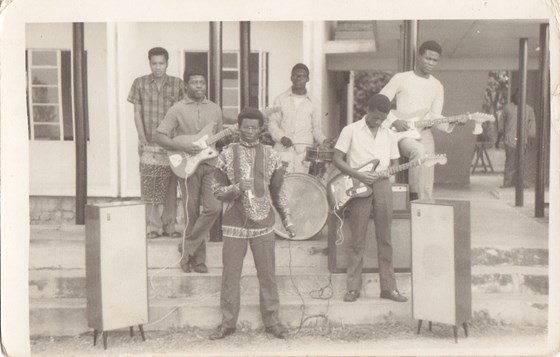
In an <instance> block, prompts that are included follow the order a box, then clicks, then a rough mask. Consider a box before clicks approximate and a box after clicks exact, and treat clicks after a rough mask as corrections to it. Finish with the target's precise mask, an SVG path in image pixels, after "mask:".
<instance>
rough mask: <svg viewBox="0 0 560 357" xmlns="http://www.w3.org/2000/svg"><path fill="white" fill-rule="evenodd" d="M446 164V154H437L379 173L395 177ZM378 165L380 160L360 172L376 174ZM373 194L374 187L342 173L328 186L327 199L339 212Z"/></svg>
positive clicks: (360, 169) (363, 167) (375, 160)
mask: <svg viewBox="0 0 560 357" xmlns="http://www.w3.org/2000/svg"><path fill="white" fill-rule="evenodd" d="M446 163H447V157H446V156H445V154H437V155H431V156H426V157H424V158H420V159H417V160H414V161H409V162H407V163H406V164H402V165H398V166H394V167H391V168H389V169H387V170H383V171H380V172H377V173H378V174H382V175H394V174H396V173H397V172H400V171H404V170H407V169H409V168H411V167H415V166H420V165H426V166H433V165H435V164H440V165H445V164H446ZM377 165H379V160H377V159H374V160H372V161H370V162H368V163H367V164H365V165H364V166H362V167H361V168H359V169H358V171H360V172H371V173H375V172H376V171H375V169H376V168H377ZM372 193H373V187H371V186H369V185H366V184H365V183H363V182H362V181H360V180H358V179H356V178H353V177H351V176H349V175H346V174H342V173H341V174H338V175H336V176H335V177H333V178H332V179H331V180H330V181H329V183H328V184H327V197H328V199H329V205H330V206H331V207H333V209H334V210H335V211H337V212H338V211H340V210H342V209H343V208H344V207H346V205H347V204H348V202H350V200H351V199H353V198H356V197H368V196H370V195H371V194H372Z"/></svg>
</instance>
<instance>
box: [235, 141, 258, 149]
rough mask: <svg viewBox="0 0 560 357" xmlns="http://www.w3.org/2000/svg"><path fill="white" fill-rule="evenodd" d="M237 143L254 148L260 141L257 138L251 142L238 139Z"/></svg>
mask: <svg viewBox="0 0 560 357" xmlns="http://www.w3.org/2000/svg"><path fill="white" fill-rule="evenodd" d="M239 144H241V145H243V146H245V147H246V148H254V147H255V146H257V145H259V144H260V143H259V141H258V140H257V141H255V142H253V143H248V142H246V141H244V140H239Z"/></svg>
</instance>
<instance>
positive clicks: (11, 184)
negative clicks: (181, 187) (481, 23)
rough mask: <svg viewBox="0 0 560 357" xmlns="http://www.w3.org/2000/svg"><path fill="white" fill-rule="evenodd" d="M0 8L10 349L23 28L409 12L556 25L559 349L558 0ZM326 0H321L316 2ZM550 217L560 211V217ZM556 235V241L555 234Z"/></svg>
mask: <svg viewBox="0 0 560 357" xmlns="http://www.w3.org/2000/svg"><path fill="white" fill-rule="evenodd" d="M6 3H7V2H6V1H5V3H4V4H2V7H3V8H5V9H4V11H3V12H2V14H0V121H1V127H0V135H1V137H0V144H1V149H0V165H1V166H0V173H1V175H2V176H1V195H0V197H1V237H2V239H1V264H2V265H1V284H2V300H1V301H2V316H1V328H2V338H3V343H4V345H5V347H6V350H7V351H8V353H10V355H14V356H26V355H29V354H30V342H29V323H28V322H29V301H28V293H29V291H28V290H29V286H28V267H29V228H30V227H29V167H28V162H29V158H28V155H29V145H28V132H27V121H26V120H21V119H22V118H25V117H26V115H27V114H26V104H25V68H24V65H25V63H24V62H25V57H24V56H25V25H26V23H48V22H109V23H110V22H153V21H157V22H165V21H178V22H186V21H239V20H254V21H257V20H258V21H269V20H270V21H272V20H274V21H278V20H303V21H314V20H316V21H320V20H374V19H379V20H402V19H419V20H422V19H425V20H433V19H454V20H459V19H488V20H490V19H494V20H495V19H543V20H549V22H550V38H551V42H550V69H551V93H552V95H551V118H552V130H551V138H550V142H551V145H550V153H551V160H550V173H551V176H550V189H549V197H550V207H549V217H550V220H549V222H550V223H549V232H550V233H549V255H550V259H549V272H550V274H549V289H550V293H549V308H548V312H549V324H548V327H549V328H548V337H549V338H548V348H547V350H548V351H550V353H552V352H553V351H556V353H558V350H559V347H560V345H559V340H560V328H559V322H560V321H559V320H560V318H559V316H560V314H559V311H560V310H559V299H558V292H559V281H558V272H560V261H559V256H558V255H559V252H560V249H559V248H560V243H559V240H558V237H559V236H560V234H559V233H560V220H559V219H557V217H560V216H559V213H560V211H559V201H560V200H559V198H560V196H559V189H560V175H559V153H560V145H559V133H560V118H559V114H560V87H559V80H560V76H559V73H560V72H559V71H558V70H559V67H560V66H559V65H560V48H559V45H558V43H559V41H558V40H559V38H560V32H559V24H558V21H559V19H560V13H559V9H560V4H559V1H558V0H536V1H533V0H463V1H457V0H413V1H407V0H387V1H382V0H378V1H374V0H322V1H319V0H318V1H312V0H284V1H272V0H235V1H233V0H205V1H204V3H203V2H202V1H199V2H195V1H192V0H160V1H147V0H119V1H109V0H79V1H68V0H50V1H44V0H14V1H11V3H9V4H8V5H7V6H6ZM319 4H320V5H319ZM552 217H554V218H556V219H553V218H552ZM551 237H552V238H553V239H550V238H551Z"/></svg>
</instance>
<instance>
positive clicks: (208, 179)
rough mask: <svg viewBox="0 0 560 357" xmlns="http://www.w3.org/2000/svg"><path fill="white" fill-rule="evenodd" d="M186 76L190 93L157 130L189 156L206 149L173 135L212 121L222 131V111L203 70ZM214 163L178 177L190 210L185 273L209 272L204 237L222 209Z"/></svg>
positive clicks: (160, 138)
mask: <svg viewBox="0 0 560 357" xmlns="http://www.w3.org/2000/svg"><path fill="white" fill-rule="evenodd" d="M183 79H184V82H185V87H186V91H185V92H186V95H185V97H184V98H183V100H181V101H179V102H177V103H176V104H175V105H174V106H172V107H171V108H170V109H169V111H168V112H167V114H166V115H165V118H164V119H163V121H162V122H161V124H160V125H159V127H158V129H157V134H156V138H155V140H156V142H157V143H158V144H159V145H160V146H162V147H163V148H164V149H166V150H168V151H183V152H185V153H187V154H189V155H196V154H198V153H199V152H200V151H201V150H202V148H201V147H200V146H199V145H196V144H195V143H189V142H186V141H180V140H173V138H174V137H175V136H179V135H195V134H197V133H199V132H200V131H201V130H203V129H204V128H206V127H208V125H209V124H214V127H213V130H212V133H216V132H219V131H221V130H222V110H221V109H220V107H219V106H218V105H217V104H215V103H213V102H211V101H209V100H208V99H206V78H205V74H204V72H202V71H201V70H200V69H193V70H190V71H189V72H187V71H185V74H184V76H183ZM210 163H211V162H210V161H204V162H202V163H201V164H200V165H199V166H198V168H197V169H196V170H195V171H194V173H193V174H192V175H191V176H190V177H188V179H183V178H179V179H178V180H179V186H180V188H181V196H182V197H183V205H184V209H185V213H186V214H185V215H186V219H185V220H186V233H185V234H184V236H183V245H182V247H183V248H184V250H183V257H182V259H181V268H182V269H183V271H184V272H190V271H191V269H193V270H194V271H195V272H197V273H207V272H208V268H207V267H206V242H205V241H204V237H205V236H206V234H207V233H208V232H209V231H210V229H211V228H212V225H213V224H214V222H215V221H216V218H217V217H218V216H219V214H220V211H221V210H222V209H221V203H220V202H219V201H218V200H217V199H216V198H215V197H214V194H213V192H212V180H213V177H214V170H215V168H214V167H213V166H212V165H211V164H210ZM185 182H186V185H185ZM201 204H202V211H201V212H200V205H201Z"/></svg>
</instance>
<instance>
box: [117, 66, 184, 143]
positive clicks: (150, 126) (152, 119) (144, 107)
mask: <svg viewBox="0 0 560 357" xmlns="http://www.w3.org/2000/svg"><path fill="white" fill-rule="evenodd" d="M182 98H183V81H182V80H181V79H179V78H177V77H172V76H168V75H165V77H164V79H163V84H162V87H161V89H160V90H158V87H157V84H156V82H155V78H154V76H153V74H149V75H146V76H142V77H138V78H136V79H135V80H134V83H132V87H131V88H130V92H129V94H128V98H127V100H128V101H129V102H131V103H134V104H139V105H140V106H141V112H142V122H143V123H144V131H145V133H146V139H147V140H148V142H150V143H153V142H154V134H155V133H156V129H157V127H158V126H159V124H160V123H161V122H162V121H163V118H164V117H165V114H167V111H168V110H169V109H170V108H171V107H172V106H173V104H175V103H176V102H178V101H180V100H181V99H182Z"/></svg>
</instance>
